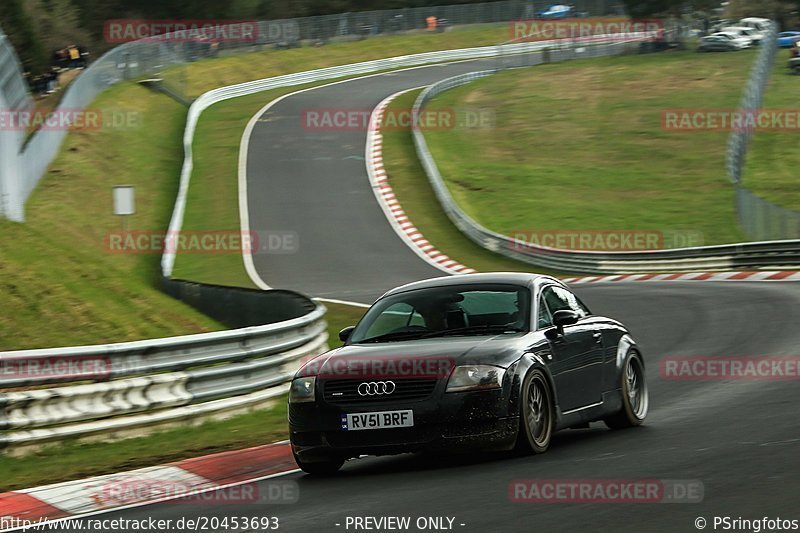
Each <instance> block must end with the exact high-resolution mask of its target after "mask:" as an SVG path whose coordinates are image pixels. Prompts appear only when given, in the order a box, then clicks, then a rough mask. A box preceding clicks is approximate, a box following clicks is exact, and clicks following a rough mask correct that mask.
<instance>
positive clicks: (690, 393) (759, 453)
mask: <svg viewBox="0 0 800 533" xmlns="http://www.w3.org/2000/svg"><path fill="white" fill-rule="evenodd" d="M577 292H578V293H579V294H580V296H581V297H582V298H585V300H586V302H587V304H588V305H589V306H590V307H592V308H593V311H595V312H596V313H602V314H608V315H611V316H614V317H617V318H619V319H621V320H622V321H624V322H625V323H626V324H628V325H629V327H630V328H631V330H632V332H633V334H634V337H635V338H636V339H637V341H639V342H640V344H641V346H642V349H643V351H644V354H645V357H646V361H647V371H648V376H649V379H648V382H649V384H650V399H651V410H650V414H649V416H648V418H647V421H646V424H645V425H644V426H642V427H640V428H635V429H630V430H621V431H610V430H607V429H606V428H605V426H604V425H602V424H593V425H592V427H591V428H590V429H582V430H567V431H564V432H561V433H559V434H557V435H556V437H555V438H554V442H553V445H552V447H551V448H550V450H549V451H548V452H547V453H546V454H544V455H541V456H533V457H519V456H514V455H511V454H489V455H485V456H472V457H470V456H465V457H455V458H442V457H424V456H414V455H403V456H392V457H380V458H364V459H359V460H356V461H351V462H349V463H347V464H346V465H345V466H344V468H343V469H342V471H341V472H340V473H339V475H338V476H336V477H334V478H329V479H324V478H323V479H317V478H310V477H308V476H305V475H303V474H301V473H294V474H289V475H287V476H284V477H282V478H279V479H280V480H294V481H296V482H297V483H298V485H299V502H298V503H294V504H284V505H271V506H266V505H231V504H226V503H211V504H209V505H204V506H188V505H176V504H170V503H167V504H161V505H151V506H145V507H140V508H137V509H131V510H128V511H124V512H117V513H110V514H106V515H103V517H104V518H115V517H125V518H130V519H145V518H148V517H154V518H156V519H159V518H165V519H166V518H171V519H173V520H176V519H178V518H180V517H181V516H199V515H204V516H212V515H213V516H219V517H222V516H267V515H272V516H277V517H279V518H280V530H281V531H298V532H308V531H347V530H346V529H345V528H344V524H345V520H346V517H348V516H351V517H355V516H386V515H389V516H411V517H412V518H413V519H416V518H417V517H420V516H449V517H455V522H454V523H455V524H461V523H463V524H465V525H464V526H458V525H457V526H456V527H455V530H456V531H469V532H472V531H474V532H482V531H557V530H558V531H595V530H598V531H599V530H605V531H696V529H695V527H694V520H695V519H696V518H697V517H705V518H706V519H708V520H709V521H710V520H711V519H712V517H713V516H714V515H717V516H731V517H734V518H735V517H743V518H754V519H755V518H758V519H760V518H762V517H764V516H769V517H773V518H774V517H782V518H800V516H798V515H800V510H799V509H798V507H797V495H798V494H800V476H798V475H797V467H798V464H799V463H798V455H797V449H798V445H799V444H800V431H798V423H797V419H798V417H797V411H798V409H797V402H798V400H799V399H800V395H799V394H798V389H797V382H796V381H739V382H708V381H682V382H678V381H665V380H662V379H660V378H659V366H658V361H659V359H660V358H662V357H663V356H667V355H720V356H729V355H763V354H769V355H794V354H796V346H797V345H798V343H799V342H800V329H798V328H796V327H793V326H791V325H792V324H797V323H798V320H800V287H798V286H797V285H795V284H784V283H761V284H758V283H691V282H688V283H640V284H638V285H637V284H616V285H615V284H606V285H597V286H583V287H580V289H579V290H578V291H577ZM532 478H538V479H587V478H599V479H626V480H638V479H691V480H699V481H701V482H702V483H703V486H704V500H703V502H702V503H694V504H689V503H676V504H666V503H665V504H660V503H657V504H656V503H653V504H651V503H636V504H618V503H593V504H570V503H539V504H533V503H513V502H511V501H510V500H509V496H508V487H509V484H510V483H511V482H512V481H513V480H516V479H532ZM275 481H278V480H270V481H267V482H262V483H260V490H261V491H264V492H266V491H267V490H268V489H267V485H266V484H268V483H271V482H275ZM337 523H339V524H342V525H341V526H339V527H337V526H336V525H335V524H337ZM707 529H708V530H712V527H711V526H710V525H709V526H708V527H707ZM349 531H353V529H352V527H351V528H350V529H349ZM411 531H416V529H414V528H412V529H411Z"/></svg>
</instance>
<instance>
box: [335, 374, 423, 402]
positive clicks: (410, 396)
mask: <svg viewBox="0 0 800 533" xmlns="http://www.w3.org/2000/svg"><path fill="white" fill-rule="evenodd" d="M365 381H393V382H394V384H395V390H394V392H393V393H391V394H385V395H376V396H361V395H360V394H358V386H359V385H361V384H362V383H364V382H365ZM436 383H437V381H436V380H435V379H393V380H364V379H341V380H334V381H326V382H324V383H323V385H322V397H323V398H324V399H325V401H326V402H328V403H331V404H354V403H396V402H414V401H420V400H425V399H427V398H429V397H430V395H431V394H432V393H433V390H434V389H435V388H436Z"/></svg>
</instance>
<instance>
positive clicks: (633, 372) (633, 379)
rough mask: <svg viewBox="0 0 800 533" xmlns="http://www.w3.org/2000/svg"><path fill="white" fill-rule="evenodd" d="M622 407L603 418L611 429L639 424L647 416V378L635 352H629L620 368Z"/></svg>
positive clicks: (639, 358)
mask: <svg viewBox="0 0 800 533" xmlns="http://www.w3.org/2000/svg"><path fill="white" fill-rule="evenodd" d="M620 388H621V391H622V409H620V410H619V412H617V413H615V414H613V415H611V416H609V417H608V418H605V419H604V420H603V422H605V423H606V425H607V426H608V427H609V428H611V429H622V428H629V427H633V426H639V425H641V423H642V422H644V419H645V417H646V416H647V408H648V406H649V402H650V396H649V393H648V391H647V380H646V379H645V374H644V364H643V363H642V359H641V356H640V355H639V354H638V353H637V352H633V351H632V352H630V353H629V354H628V357H627V358H626V359H625V365H624V367H623V368H622V383H621V387H620Z"/></svg>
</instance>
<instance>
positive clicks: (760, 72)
mask: <svg viewBox="0 0 800 533" xmlns="http://www.w3.org/2000/svg"><path fill="white" fill-rule="evenodd" d="M777 31H778V29H777V25H776V24H772V25H771V27H770V29H769V31H768V32H767V35H766V36H765V37H764V39H763V41H762V42H763V43H765V44H764V45H763V46H762V47H761V49H760V50H759V53H758V56H757V57H756V60H755V64H754V65H753V68H752V70H751V71H750V76H749V78H748V80H747V85H745V90H744V94H743V95H742V100H741V102H740V104H739V111H740V112H741V113H742V114H743V115H744V114H753V113H755V112H757V111H758V110H759V109H761V106H762V102H763V100H764V93H765V91H766V88H767V83H768V81H769V77H770V74H771V73H772V70H773V65H774V63H775V57H776V55H777V51H778V48H777V46H775V42H776V38H777ZM753 134H754V131H753V129H751V128H742V129H738V130H735V131H733V132H732V133H731V135H730V137H729V139H728V151H727V157H726V164H727V171H728V176H729V177H730V180H731V182H732V183H733V184H734V186H735V187H736V200H735V202H736V216H737V218H738V220H739V224H740V225H741V227H742V229H743V230H744V232H745V234H746V235H747V236H748V237H750V238H751V239H754V240H756V241H767V240H785V239H800V213H797V212H795V211H792V210H791V209H786V208H785V207H781V206H779V205H777V204H774V203H772V202H770V201H768V200H765V199H763V198H761V197H759V196H758V195H757V194H755V193H754V192H752V191H750V190H748V189H747V188H746V187H744V186H743V185H742V173H743V172H744V167H745V163H746V160H747V150H748V147H749V145H750V141H751V140H752V138H753Z"/></svg>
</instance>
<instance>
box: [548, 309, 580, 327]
mask: <svg viewBox="0 0 800 533" xmlns="http://www.w3.org/2000/svg"><path fill="white" fill-rule="evenodd" d="M579 318H580V317H579V316H578V313H576V312H575V311H573V310H572V309H561V310H560V311H556V312H555V313H553V325H554V326H555V327H557V328H563V327H564V326H570V325H572V324H575V323H576V322H578V319H579Z"/></svg>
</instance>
